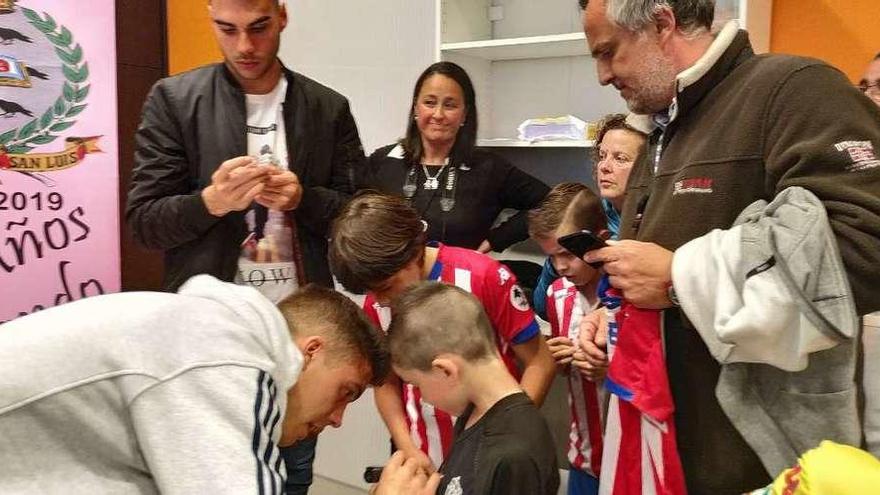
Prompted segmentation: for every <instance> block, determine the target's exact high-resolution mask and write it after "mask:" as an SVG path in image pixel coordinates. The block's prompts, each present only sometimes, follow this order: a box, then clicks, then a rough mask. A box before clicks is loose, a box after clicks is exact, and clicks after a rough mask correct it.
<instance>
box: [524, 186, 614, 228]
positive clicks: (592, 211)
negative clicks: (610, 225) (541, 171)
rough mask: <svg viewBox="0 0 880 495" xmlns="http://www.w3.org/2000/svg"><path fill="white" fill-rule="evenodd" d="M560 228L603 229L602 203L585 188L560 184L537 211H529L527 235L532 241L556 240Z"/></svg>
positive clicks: (552, 190)
mask: <svg viewBox="0 0 880 495" xmlns="http://www.w3.org/2000/svg"><path fill="white" fill-rule="evenodd" d="M561 225H565V226H566V227H568V230H569V232H576V231H579V230H591V231H593V232H595V233H596V234H598V233H599V232H600V231H601V230H603V229H605V227H606V221H605V213H604V211H603V210H602V201H601V200H600V199H599V197H598V196H596V194H594V193H593V191H590V188H588V187H587V186H585V185H583V184H580V183H577V182H562V183H560V184H557V185H556V186H554V187H553V189H551V190H550V192H549V193H547V196H546V197H544V200H543V201H541V204H539V205H538V207H537V208H535V209H533V210H531V211H529V235H530V236H531V237H532V238H534V239H539V240H540V239H548V238H551V237H552V238H555V237H557V233H556V232H557V229H559V227H560V226H561Z"/></svg>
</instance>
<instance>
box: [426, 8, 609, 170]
mask: <svg viewBox="0 0 880 495" xmlns="http://www.w3.org/2000/svg"><path fill="white" fill-rule="evenodd" d="M437 5H438V8H439V9H440V15H439V16H438V31H439V33H440V36H439V38H440V40H439V41H440V47H439V51H438V59H441V60H449V61H452V62H455V63H458V64H459V65H461V66H462V67H464V68H465V70H467V72H468V74H469V75H470V76H471V79H472V80H473V82H474V86H475V89H476V92H477V110H478V112H479V131H478V136H477V137H478V139H479V141H478V144H479V145H481V146H491V147H554V146H561V147H582V148H583V147H587V146H589V145H590V144H591V143H588V142H587V141H586V140H583V141H575V142H570V141H565V142H560V143H552V142H551V143H546V142H545V143H540V144H529V143H526V142H523V141H517V140H516V139H515V138H516V134H517V131H516V128H517V126H518V125H519V124H520V123H521V122H522V121H524V120H526V119H528V118H535V117H549V116H557V115H566V114H572V115H574V116H576V117H578V118H580V119H582V120H585V121H591V120H597V119H599V118H600V117H602V116H603V115H605V114H607V113H611V112H620V111H624V110H625V108H626V107H625V105H624V103H623V101H622V100H621V99H620V97H619V96H618V95H617V92H616V91H615V90H614V89H613V88H603V87H601V86H599V84H598V82H597V77H596V72H595V64H594V63H593V61H592V60H591V59H590V57H589V56H587V45H586V40H585V38H584V33H583V28H582V26H581V21H580V9H579V8H578V5H577V1H576V0H541V1H535V0H437ZM582 166H586V156H584V160H583V162H582Z"/></svg>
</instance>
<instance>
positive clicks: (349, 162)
mask: <svg viewBox="0 0 880 495" xmlns="http://www.w3.org/2000/svg"><path fill="white" fill-rule="evenodd" d="M284 76H285V77H286V78H287V81H288V87H287V97H286V99H285V104H284V124H285V129H287V149H288V150H290V152H289V155H290V163H289V167H290V170H291V171H293V172H294V173H295V174H296V175H297V176H298V177H299V180H300V182H301V183H302V185H303V196H302V201H301V203H300V205H299V207H298V208H297V209H296V210H293V211H291V212H289V214H291V215H293V217H294V219H295V220H296V225H297V237H298V239H299V245H300V249H301V253H302V258H303V259H302V261H303V269H304V272H305V279H306V280H305V282H314V283H318V284H321V285H326V286H330V285H331V284H332V278H331V275H330V269H329V266H328V264H327V231H328V228H329V226H330V223H331V222H332V220H333V218H334V216H335V215H336V212H337V211H338V210H339V208H340V207H341V206H342V205H343V204H344V202H345V201H347V199H348V197H349V195H350V194H351V193H352V192H353V191H354V175H355V170H356V169H357V168H358V167H362V166H363V164H364V162H365V157H364V152H363V147H362V146H361V142H360V137H359V136H358V131H357V126H356V125H355V122H354V118H353V117H352V115H351V111H350V109H349V106H348V101H347V100H346V99H345V97H343V96H342V95H340V94H338V93H336V92H335V91H333V90H331V89H329V88H327V87H325V86H322V85H320V84H318V83H317V82H315V81H313V80H311V79H309V78H307V77H305V76H303V75H301V74H298V73H295V72H292V71H289V70H287V69H286V68H285V69H284ZM245 126H246V111H245V97H244V93H243V92H242V90H241V88H240V86H239V85H238V84H237V83H236V81H235V79H234V78H233V77H232V75H231V74H230V73H229V72H228V70H227V69H226V67H225V66H224V65H223V64H215V65H210V66H205V67H201V68H198V69H194V70H191V71H189V72H185V73H183V74H180V75H176V76H173V77H169V78H166V79H162V80H161V81H159V82H157V83H156V85H155V86H153V89H152V90H151V91H150V94H149V96H148V97H147V100H146V102H145V103H144V109H143V115H142V119H141V123H140V126H139V127H138V130H137V134H136V136H135V139H136V151H135V166H134V170H133V173H132V182H131V188H130V190H129V195H128V205H127V208H126V212H125V216H126V220H127V221H128V223H129V225H130V227H131V230H132V232H133V234H134V237H135V239H137V240H138V241H139V242H141V243H142V244H144V245H145V246H147V247H151V248H155V249H162V250H164V251H165V278H164V283H163V286H164V287H165V289H167V290H175V289H176V288H177V287H178V286H180V285H181V284H182V283H183V282H184V281H186V280H187V279H188V278H189V277H191V276H193V275H195V274H199V273H208V274H211V275H214V276H216V277H218V278H220V279H222V280H228V281H231V280H232V279H233V278H234V276H235V272H236V269H237V265H238V257H239V251H240V244H241V242H242V241H243V240H244V237H245V235H246V226H245V221H244V212H232V213H229V214H227V215H225V216H224V217H222V218H218V217H215V216H213V215H211V214H210V213H208V211H207V209H206V207H205V204H204V202H203V201H202V198H201V190H202V189H203V188H204V187H206V186H208V185H209V184H210V183H211V174H212V173H213V172H214V171H215V170H216V169H217V168H218V167H219V166H220V164H221V163H223V162H224V161H225V160H228V159H230V158H234V157H237V156H242V155H246V154H247V139H246V129H245Z"/></svg>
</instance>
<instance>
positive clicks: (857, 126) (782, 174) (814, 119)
mask: <svg viewBox="0 0 880 495" xmlns="http://www.w3.org/2000/svg"><path fill="white" fill-rule="evenodd" d="M767 122H768V124H767V132H766V133H765V135H766V141H765V143H764V156H765V160H766V166H767V176H768V182H769V184H768V186H767V187H768V189H770V190H775V193H779V192H780V191H782V190H783V189H785V188H787V187H789V186H800V187H803V188H805V189H808V190H810V191H811V192H812V193H813V194H815V195H816V196H817V197H818V198H819V199H820V200H821V201H822V203H823V204H824V206H825V210H826V211H827V213H828V219H829V221H830V223H831V228H832V230H833V231H834V234H835V236H836V238H837V243H838V246H839V248H840V254H841V257H842V258H843V262H844V265H845V266H846V271H847V275H848V276H849V281H850V284H851V286H852V290H853V295H854V296H855V301H856V308H857V309H858V310H859V314H865V313H869V312H871V311H876V310H878V309H880V291H878V290H877V267H878V266H880V160H878V155H877V154H878V152H880V110H878V108H877V106H876V105H874V104H873V103H872V102H871V101H870V100H869V99H868V98H866V97H865V95H863V94H861V92H860V91H858V90H857V89H856V88H854V87H853V86H852V85H851V84H849V81H848V80H847V79H846V77H845V76H844V75H843V74H842V73H840V72H839V71H837V70H836V69H834V68H832V67H829V66H827V65H824V64H814V65H809V66H806V67H804V68H802V69H800V70H798V71H796V72H794V73H793V74H792V75H791V76H790V77H788V78H787V79H786V80H784V81H782V82H781V83H780V85H779V90H778V92H777V94H776V95H775V97H774V98H773V100H772V101H771V103H770V104H769V105H768V108H767Z"/></svg>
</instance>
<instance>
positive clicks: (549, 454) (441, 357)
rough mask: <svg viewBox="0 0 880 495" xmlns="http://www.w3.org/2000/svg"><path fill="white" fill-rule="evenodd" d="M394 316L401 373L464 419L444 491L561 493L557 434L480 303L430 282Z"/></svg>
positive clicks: (404, 299)
mask: <svg viewBox="0 0 880 495" xmlns="http://www.w3.org/2000/svg"><path fill="white" fill-rule="evenodd" d="M391 314H392V315H393V317H392V320H391V325H390V327H389V329H388V338H389V345H390V348H391V356H392V364H393V366H394V370H395V372H397V374H398V375H399V376H400V377H401V378H402V379H403V380H405V381H407V382H410V383H412V384H413V385H415V386H417V387H418V388H419V390H420V391H421V394H422V398H423V399H424V400H425V401H427V402H429V403H431V404H433V405H434V406H436V407H438V408H440V409H442V410H444V411H449V412H450V413H451V414H455V415H456V416H458V421H457V422H456V424H455V440H454V442H453V444H452V450H451V452H449V453H448V454H447V457H446V460H445V462H444V463H443V465H442V466H441V467H440V472H441V473H442V474H443V478H442V480H441V482H440V486H439V488H438V489H437V494H439V495H461V494H476V495H482V494H505V495H508V494H524V495H525V494H528V495H543V494H548V495H550V494H555V493H556V491H557V488H558V486H559V471H558V469H557V464H556V453H555V448H554V444H553V439H552V437H551V436H550V430H549V429H548V427H547V423H546V421H545V420H544V418H543V417H542V416H541V415H540V413H539V412H538V409H537V408H536V407H535V405H534V404H533V403H532V401H531V400H529V398H528V396H526V395H525V394H524V393H523V391H522V389H521V388H520V385H519V384H518V383H517V381H516V380H515V379H514V378H513V377H512V376H511V375H510V372H509V371H508V370H507V368H506V367H505V365H504V362H503V361H502V360H501V357H500V356H499V355H498V350H497V349H496V346H495V343H494V334H493V332H492V326H491V325H490V323H489V320H488V318H487V316H486V313H485V312H484V311H483V308H482V306H481V305H480V303H479V301H477V300H476V299H475V298H474V296H473V295H471V294H469V293H467V292H465V291H464V290H462V289H459V288H458V287H455V286H451V285H445V284H437V283H422V284H421V285H419V286H417V287H415V288H413V289H410V290H408V291H407V292H406V293H404V294H403V295H401V296H400V297H399V298H398V299H397V300H396V301H395V302H394V303H393V305H392V310H391Z"/></svg>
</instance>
